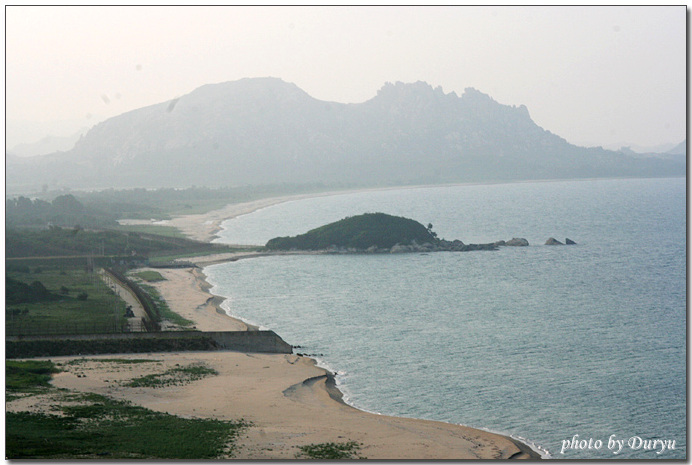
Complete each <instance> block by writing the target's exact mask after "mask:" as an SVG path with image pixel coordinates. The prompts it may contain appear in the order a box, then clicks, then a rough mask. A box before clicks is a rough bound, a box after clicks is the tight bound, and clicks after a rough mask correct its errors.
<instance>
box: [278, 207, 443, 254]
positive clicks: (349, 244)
mask: <svg viewBox="0 0 692 465" xmlns="http://www.w3.org/2000/svg"><path fill="white" fill-rule="evenodd" d="M414 243H416V244H419V245H422V244H426V243H427V244H435V243H437V237H436V235H435V233H434V232H432V225H430V226H429V227H427V228H426V227H425V226H423V225H422V224H420V223H419V222H417V221H415V220H411V219H408V218H403V217H400V216H392V215H387V214H385V213H365V214H363V215H358V216H350V217H347V218H344V219H342V220H340V221H337V222H335V223H330V224H327V225H325V226H321V227H319V228H316V229H313V230H311V231H308V232H307V233H305V234H301V235H298V236H294V237H276V238H274V239H271V240H270V241H269V242H267V244H266V248H267V249H269V250H292V249H296V250H326V249H330V248H337V249H339V248H341V249H354V250H368V249H369V250H373V251H374V250H385V249H386V250H390V249H391V248H392V247H394V246H396V245H397V244H398V245H404V246H405V245H412V244H414Z"/></svg>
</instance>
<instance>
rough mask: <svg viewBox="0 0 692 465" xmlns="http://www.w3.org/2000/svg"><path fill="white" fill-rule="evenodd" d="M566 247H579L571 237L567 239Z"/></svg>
mask: <svg viewBox="0 0 692 465" xmlns="http://www.w3.org/2000/svg"><path fill="white" fill-rule="evenodd" d="M565 245H577V243H576V242H574V241H573V240H572V239H570V238H569V237H567V238H565Z"/></svg>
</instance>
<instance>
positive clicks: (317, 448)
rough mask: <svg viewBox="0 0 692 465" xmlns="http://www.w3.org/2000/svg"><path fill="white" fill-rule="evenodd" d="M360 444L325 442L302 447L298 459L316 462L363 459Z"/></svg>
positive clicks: (297, 455) (353, 442) (352, 442)
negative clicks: (359, 452)
mask: <svg viewBox="0 0 692 465" xmlns="http://www.w3.org/2000/svg"><path fill="white" fill-rule="evenodd" d="M359 450H360V444H358V443H357V442H355V441H349V442H340V443H338V442H323V443H320V444H308V445H307V446H300V452H299V453H298V454H296V458H299V459H300V458H307V459H315V460H344V459H356V458H362V457H360V456H359V455H358V451H359Z"/></svg>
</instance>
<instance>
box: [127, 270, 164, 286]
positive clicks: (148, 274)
mask: <svg viewBox="0 0 692 465" xmlns="http://www.w3.org/2000/svg"><path fill="white" fill-rule="evenodd" d="M133 275H134V276H136V277H138V278H139V279H143V280H144V281H147V282H150V283H155V282H158V281H165V280H166V278H164V277H163V276H161V273H159V272H158V271H151V270H147V271H139V272H137V273H133Z"/></svg>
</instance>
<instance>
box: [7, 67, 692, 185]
mask: <svg viewBox="0 0 692 465" xmlns="http://www.w3.org/2000/svg"><path fill="white" fill-rule="evenodd" d="M576 123H577V122H575V124H576ZM6 170H7V171H6V180H7V186H8V187H10V186H15V187H20V186H21V187H25V188H29V187H30V186H33V187H35V188H40V186H42V185H48V186H49V187H50V188H56V187H64V186H67V187H71V188H105V187H115V188H124V187H188V186H191V185H198V186H210V187H214V186H237V185H252V184H277V183H299V184H300V183H323V184H326V185H334V186H364V185H406V184H434V183H450V182H466V181H503V180H522V179H554V178H586V177H620V176H623V177H624V176H643V177H648V176H684V175H685V173H686V160H685V157H682V158H681V157H677V158H675V157H672V158H662V157H655V156H651V157H648V156H647V157H641V156H637V157H635V156H631V155H629V154H625V153H622V152H615V151H609V150H604V149H602V148H600V147H598V148H585V147H578V146H576V145H572V144H570V143H568V142H567V141H566V140H564V139H563V138H561V137H559V136H557V135H555V134H552V133H551V132H550V131H547V130H545V129H543V128H541V127H539V126H537V125H536V124H535V123H534V122H533V121H532V120H531V117H530V116H529V111H528V109H527V108H526V107H525V106H523V105H521V106H518V107H517V106H508V105H502V104H499V103H497V102H496V101H495V100H493V99H492V98H491V97H489V96H488V95H485V94H483V93H481V92H479V91H478V90H475V89H472V88H468V89H466V90H465V91H464V93H463V94H462V95H461V96H457V95H456V94H455V93H454V92H452V93H444V92H443V91H442V89H441V88H440V87H437V88H433V87H431V86H430V85H429V84H426V83H424V82H416V83H413V84H404V83H400V82H398V83H396V84H391V83H387V84H385V85H384V86H383V87H382V88H381V89H380V90H379V91H378V93H377V95H376V96H375V97H374V98H372V99H370V100H368V101H366V102H363V103H359V104H341V103H334V102H327V101H321V100H317V99H315V98H312V97H311V96H309V95H308V94H307V93H305V92H304V91H302V90H301V89H299V88H298V87H297V86H296V85H294V84H290V83H287V82H284V81H282V80H280V79H276V78H252V79H249V78H248V79H242V80H239V81H234V82H226V83H221V84H209V85H205V86H202V87H200V88H198V89H196V90H194V91H193V92H191V93H189V94H187V95H185V96H183V97H180V98H178V99H174V100H171V101H167V102H163V103H160V104H157V105H152V106H148V107H144V108H140V109H137V110H134V111H130V112H128V113H124V114H122V115H120V116H117V117H114V118H110V119H108V120H106V121H103V122H101V123H99V124H97V125H96V126H94V127H93V128H92V129H91V130H90V131H89V132H88V133H87V134H86V135H84V136H83V137H82V138H81V139H80V140H79V141H78V142H77V143H76V145H75V146H74V148H73V149H71V150H69V151H66V152H56V153H53V154H49V155H44V156H39V157H31V158H22V159H20V158H17V157H14V156H11V155H7V157H6Z"/></svg>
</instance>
